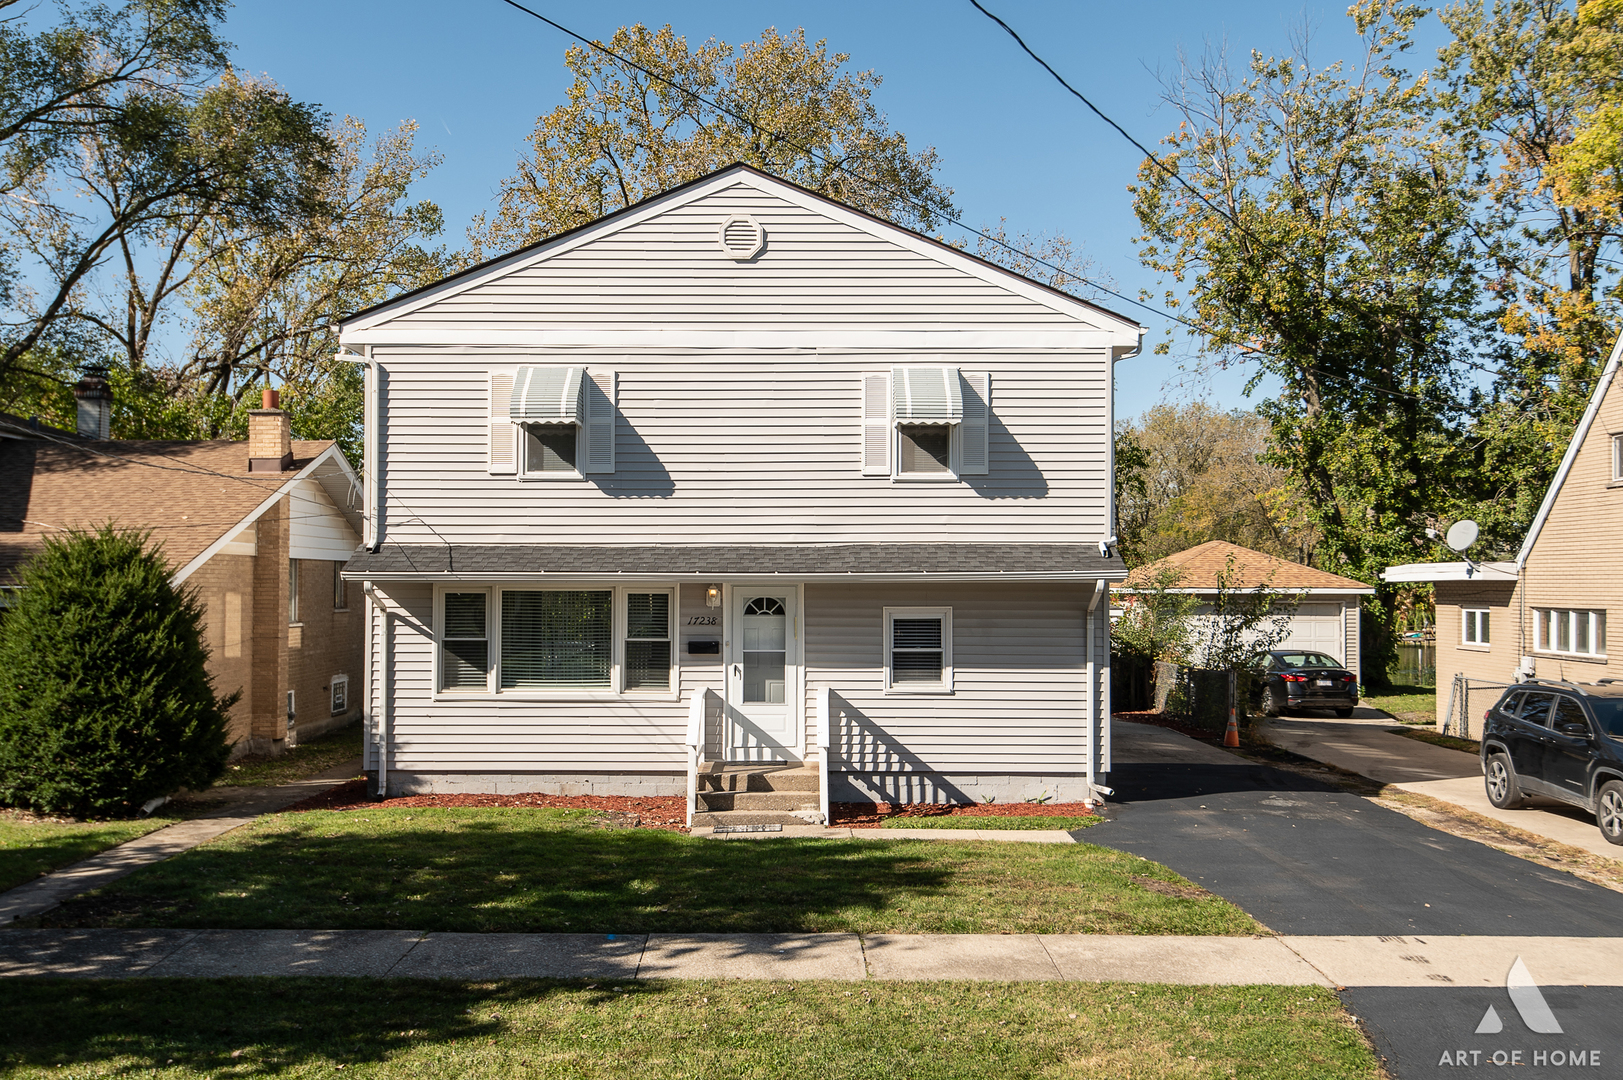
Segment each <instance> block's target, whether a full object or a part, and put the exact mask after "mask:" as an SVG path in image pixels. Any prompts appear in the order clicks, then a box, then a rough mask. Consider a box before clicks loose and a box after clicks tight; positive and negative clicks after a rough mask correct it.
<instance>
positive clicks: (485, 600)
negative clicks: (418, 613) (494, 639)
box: [440, 591, 490, 692]
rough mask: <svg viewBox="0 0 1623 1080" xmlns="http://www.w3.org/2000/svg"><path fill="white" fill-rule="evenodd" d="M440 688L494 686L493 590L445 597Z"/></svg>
mask: <svg viewBox="0 0 1623 1080" xmlns="http://www.w3.org/2000/svg"><path fill="white" fill-rule="evenodd" d="M441 605H442V606H441V614H440V689H441V690H445V691H457V690H462V691H468V690H473V691H481V692H482V691H486V690H489V689H490V612H489V608H490V594H489V593H487V592H483V591H481V592H448V593H445V594H444V596H443V598H442V600H441Z"/></svg>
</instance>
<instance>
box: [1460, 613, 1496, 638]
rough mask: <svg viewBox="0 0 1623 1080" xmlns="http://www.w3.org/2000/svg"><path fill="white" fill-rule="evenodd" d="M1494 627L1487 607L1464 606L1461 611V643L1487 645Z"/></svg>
mask: <svg viewBox="0 0 1623 1080" xmlns="http://www.w3.org/2000/svg"><path fill="white" fill-rule="evenodd" d="M1491 629H1492V627H1491V625H1490V623H1489V619H1488V609H1487V608H1464V609H1462V610H1461V611H1460V644H1461V645H1487V644H1488V643H1489V641H1490V637H1489V632H1490V630H1491Z"/></svg>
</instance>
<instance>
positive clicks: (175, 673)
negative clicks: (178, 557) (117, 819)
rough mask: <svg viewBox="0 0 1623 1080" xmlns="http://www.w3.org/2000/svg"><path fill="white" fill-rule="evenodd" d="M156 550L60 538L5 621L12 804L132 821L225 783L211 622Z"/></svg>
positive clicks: (1, 626)
mask: <svg viewBox="0 0 1623 1080" xmlns="http://www.w3.org/2000/svg"><path fill="white" fill-rule="evenodd" d="M169 575H170V570H169V567H168V565H167V564H166V563H165V561H164V559H163V557H162V554H161V552H159V551H158V550H155V549H152V548H149V547H148V546H147V536H146V535H144V534H141V533H132V532H120V531H118V530H116V529H114V528H113V527H112V526H110V525H109V526H103V527H101V528H99V529H97V530H96V531H95V532H93V533H69V534H67V535H66V536H64V537H62V538H54V537H48V538H47V539H46V541H45V547H44V550H43V551H41V552H40V553H39V554H38V555H36V556H35V557H34V558H33V559H32V560H30V562H29V563H28V564H27V566H25V567H24V569H23V572H22V575H21V582H20V583H21V589H20V590H19V591H18V592H17V598H16V601H15V602H14V603H13V605H12V606H11V608H10V609H9V610H8V611H7V612H6V615H5V618H4V620H3V621H0V801H3V802H4V803H5V804H7V805H10V806H21V807H27V808H29V809H32V810H36V811H40V812H44V813H65V814H74V815H78V816H98V815H127V814H131V813H134V812H135V811H136V810H137V809H138V808H139V807H140V806H141V805H142V804H143V803H145V802H147V801H148V800H150V799H152V798H154V797H156V796H160V795H168V794H170V793H171V792H173V791H175V790H177V789H178V788H182V787H190V788H202V787H206V786H208V785H209V784H210V783H212V782H213V781H214V780H215V779H217V778H218V777H219V776H220V774H221V773H222V772H223V771H224V768H225V761H226V758H227V756H228V755H229V753H230V748H229V747H228V746H227V745H226V741H225V733H226V719H227V712H228V711H229V710H230V708H231V706H232V705H234V704H235V703H236V701H237V698H238V694H235V693H234V694H231V695H229V696H225V697H220V696H218V695H216V694H215V692H214V683H213V678H212V677H211V676H210V675H209V673H208V671H207V669H206V667H205V664H206V662H207V660H208V650H207V649H206V648H205V647H204V645H203V641H202V624H203V613H202V609H201V607H200V606H199V605H198V603H197V600H196V599H195V598H194V597H193V596H191V595H189V594H188V593H187V592H185V591H184V590H180V589H177V588H175V586H174V585H173V584H172V583H171V582H170V577H169Z"/></svg>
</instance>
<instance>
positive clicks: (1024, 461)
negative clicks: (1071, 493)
mask: <svg viewBox="0 0 1623 1080" xmlns="http://www.w3.org/2000/svg"><path fill="white" fill-rule="evenodd" d="M987 453H988V454H989V455H990V456H991V472H990V475H987V476H966V477H964V482H965V483H966V484H968V485H969V486H970V488H971V489H972V490H973V491H974V492H975V494H977V495H979V496H980V497H981V498H983V499H1043V498H1047V496H1048V481H1047V480H1046V479H1044V478H1043V471H1042V470H1041V469H1040V468H1038V467H1037V463H1036V462H1035V461H1033V460H1031V455H1030V454H1028V453H1026V451H1025V448H1024V447H1022V446H1021V445H1020V442H1019V440H1017V439H1016V438H1015V437H1014V436H1013V435H1012V434H1010V433H1009V429H1008V428H1007V427H1005V426H1004V425H1003V421H1001V420H999V419H998V418H997V414H996V413H993V414H992V423H991V430H990V431H989V432H988V438H987Z"/></svg>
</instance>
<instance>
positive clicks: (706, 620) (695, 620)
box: [687, 615, 716, 626]
mask: <svg viewBox="0 0 1623 1080" xmlns="http://www.w3.org/2000/svg"><path fill="white" fill-rule="evenodd" d="M687 625H688V626H714V625H716V617H715V616H714V615H689V616H688V621H687Z"/></svg>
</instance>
